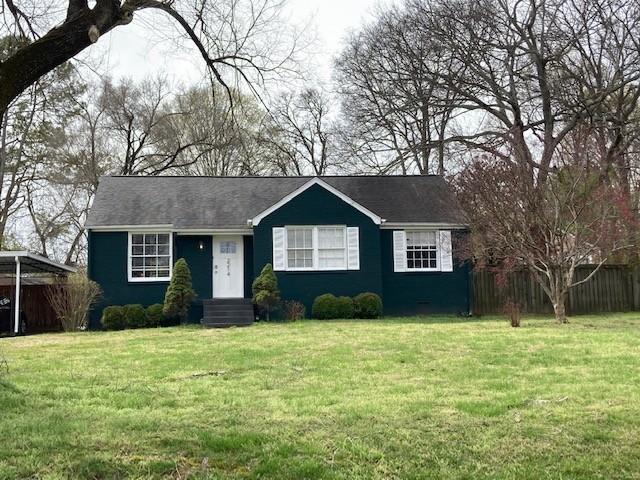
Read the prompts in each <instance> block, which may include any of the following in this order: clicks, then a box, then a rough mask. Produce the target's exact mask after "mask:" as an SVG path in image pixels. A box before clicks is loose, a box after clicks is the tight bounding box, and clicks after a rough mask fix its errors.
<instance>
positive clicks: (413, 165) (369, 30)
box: [336, 6, 457, 174]
mask: <svg viewBox="0 0 640 480" xmlns="http://www.w3.org/2000/svg"><path fill="white" fill-rule="evenodd" d="M423 26H424V25H422V21H421V19H420V18H418V17H416V15H415V12H414V11H413V10H412V9H403V8H400V7H397V6H396V7H392V8H385V9H380V10H379V11H378V15H377V18H376V21H375V22H374V23H373V24H371V25H368V26H366V27H364V28H362V29H361V30H360V31H359V32H357V33H355V34H352V35H351V36H350V37H349V39H348V43H347V47H346V48H345V49H344V51H343V52H342V54H341V55H340V57H339V58H338V60H337V62H336V68H337V71H338V76H337V83H338V85H339V92H340V94H341V97H342V109H343V112H344V114H345V117H346V129H345V132H346V136H345V140H346V144H347V146H348V147H349V150H351V152H352V156H354V157H355V159H356V161H357V162H358V163H364V166H365V167H367V168H369V169H373V170H375V171H378V172H380V173H386V172H392V171H398V170H399V171H400V172H401V173H405V174H406V173H408V172H413V171H417V172H418V173H420V174H429V173H438V174H443V173H444V171H445V148H446V144H445V140H446V136H447V134H448V133H449V130H450V128H449V127H450V124H451V122H452V119H453V115H454V110H455V107H456V103H455V102H456V100H457V95H456V93H455V92H454V91H452V90H451V89H450V88H448V87H447V86H446V85H443V84H441V83H438V82H436V81H434V79H433V75H431V73H430V72H431V71H438V72H439V71H449V70H451V69H452V68H457V65H456V64H454V63H453V62H452V61H451V59H448V58H446V57H441V56H440V53H439V48H440V47H439V45H438V44H437V43H436V42H434V41H433V40H432V38H431V35H430V32H429V31H428V30H425V29H424V28H423Z"/></svg>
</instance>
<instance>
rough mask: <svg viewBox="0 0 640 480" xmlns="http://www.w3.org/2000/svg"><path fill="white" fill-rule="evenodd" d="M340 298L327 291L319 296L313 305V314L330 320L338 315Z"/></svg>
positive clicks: (318, 317)
mask: <svg viewBox="0 0 640 480" xmlns="http://www.w3.org/2000/svg"><path fill="white" fill-rule="evenodd" d="M337 304H338V299H337V298H336V296H335V295H332V294H330V293H325V294H324V295H320V296H317V297H316V299H315V300H314V301H313V305H312V306H311V316H312V317H313V318H317V319H318V320H328V319H330V318H337V317H336V310H337Z"/></svg>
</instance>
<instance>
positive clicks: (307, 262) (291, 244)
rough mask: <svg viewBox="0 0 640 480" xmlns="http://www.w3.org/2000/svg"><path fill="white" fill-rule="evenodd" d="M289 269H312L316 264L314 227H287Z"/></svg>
mask: <svg viewBox="0 0 640 480" xmlns="http://www.w3.org/2000/svg"><path fill="white" fill-rule="evenodd" d="M286 230H287V244H286V250H287V269H288V270H312V269H313V266H314V261H313V259H314V242H313V237H314V228H313V227H287V229H286Z"/></svg>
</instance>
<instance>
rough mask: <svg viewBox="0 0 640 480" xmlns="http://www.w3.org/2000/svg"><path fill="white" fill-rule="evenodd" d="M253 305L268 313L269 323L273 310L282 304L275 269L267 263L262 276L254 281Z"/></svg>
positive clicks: (252, 288)
mask: <svg viewBox="0 0 640 480" xmlns="http://www.w3.org/2000/svg"><path fill="white" fill-rule="evenodd" d="M251 290H252V291H253V303H255V304H256V305H257V306H258V307H259V308H261V309H262V310H264V311H265V312H266V313H267V321H268V320H270V319H271V318H270V314H271V310H273V309H274V308H275V307H277V306H278V304H279V303H280V290H278V278H277V277H276V274H275V273H273V267H272V266H271V264H270V263H267V264H266V265H265V266H264V268H263V269H262V272H260V275H258V277H257V278H256V279H255V280H254V281H253V285H252V286H251Z"/></svg>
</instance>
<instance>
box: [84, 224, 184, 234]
mask: <svg viewBox="0 0 640 480" xmlns="http://www.w3.org/2000/svg"><path fill="white" fill-rule="evenodd" d="M85 228H86V229H87V230H91V231H92V232H156V231H159V230H162V231H163V232H170V231H173V225H172V224H170V223H169V224H164V225H99V226H95V227H93V226H88V227H85Z"/></svg>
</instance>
